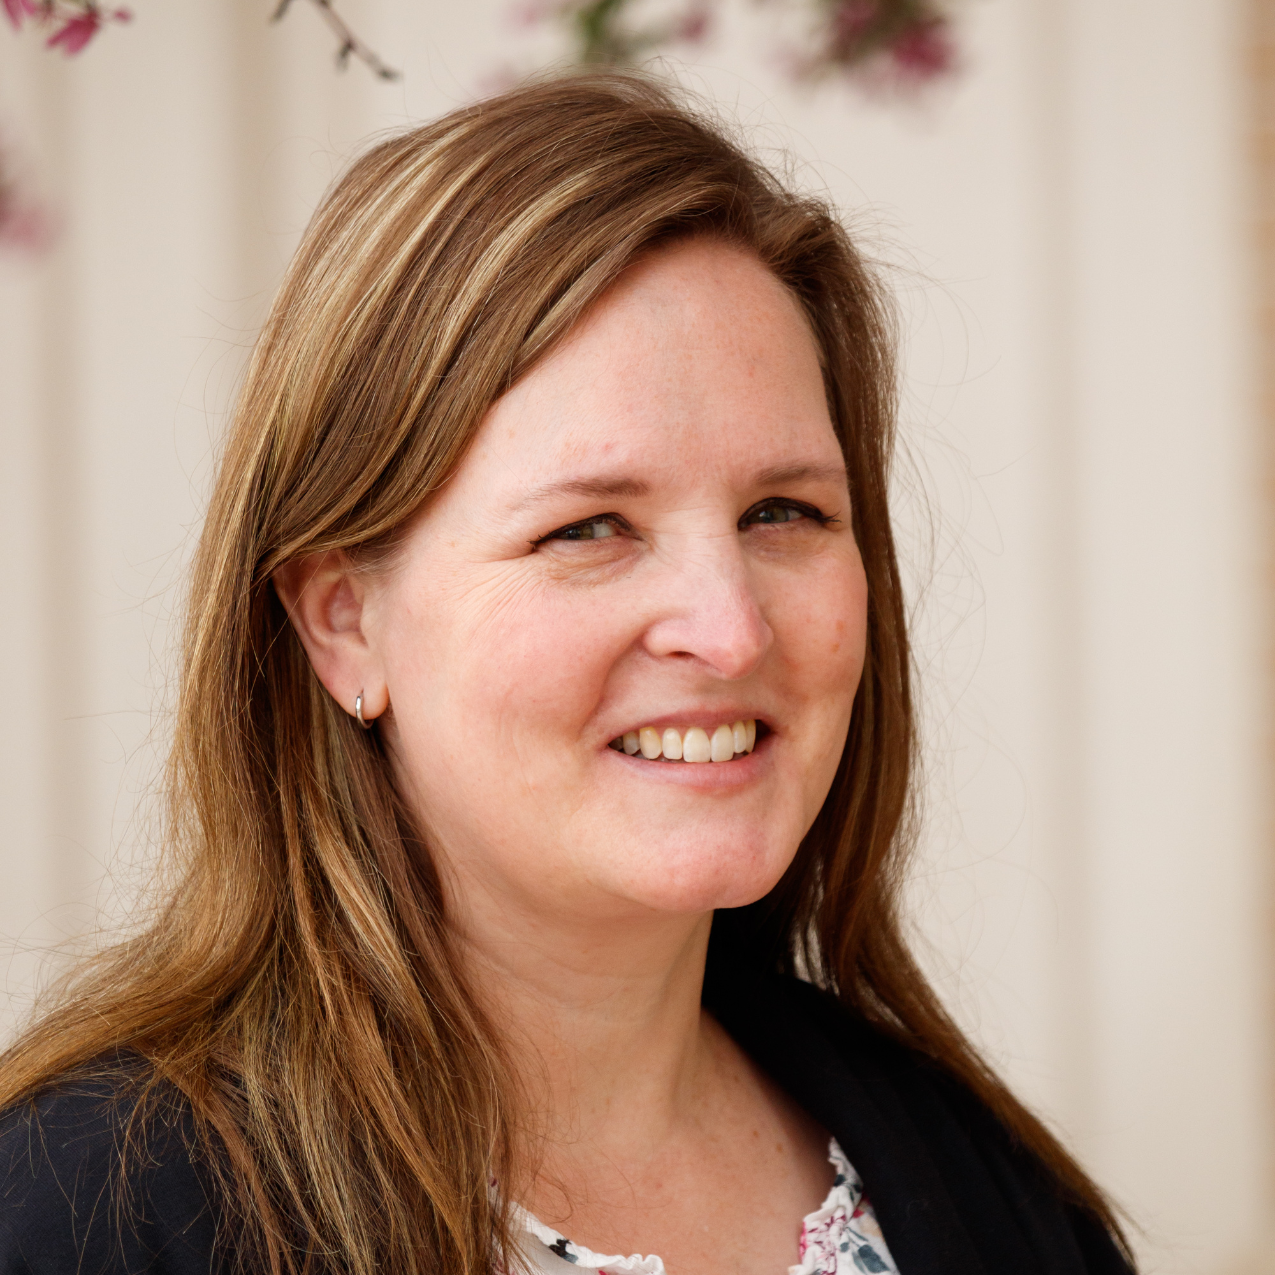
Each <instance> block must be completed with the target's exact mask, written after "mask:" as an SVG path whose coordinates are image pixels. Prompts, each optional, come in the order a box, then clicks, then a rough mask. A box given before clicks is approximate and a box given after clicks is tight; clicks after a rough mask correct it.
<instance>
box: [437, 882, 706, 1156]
mask: <svg viewBox="0 0 1275 1275" xmlns="http://www.w3.org/2000/svg"><path fill="white" fill-rule="evenodd" d="M458 901H459V900H458ZM463 903H464V905H465V906H464V909H463V911H461V912H460V914H459V915H460V917H462V918H463V922H462V924H460V925H459V926H458V933H459V938H460V941H461V944H462V950H463V953H464V959H465V964H466V969H467V973H468V976H469V978H470V980H471V985H472V989H473V991H474V993H475V995H476V996H477V998H478V1000H479V1002H480V1003H481V1004H482V1005H483V1007H484V1008H485V1009H486V1011H487V1012H488V1014H489V1016H490V1017H491V1019H492V1021H493V1023H494V1025H495V1026H496V1028H497V1030H498V1031H499V1032H500V1034H501V1036H502V1037H503V1043H504V1044H505V1046H506V1049H507V1051H508V1055H509V1058H510V1060H511V1063H512V1065H513V1067H514V1069H515V1080H516V1082H517V1084H518V1089H519V1093H520V1096H521V1102H520V1104H519V1105H520V1107H521V1112H520V1120H519V1135H520V1137H519V1141H520V1142H521V1143H522V1148H521V1152H520V1158H521V1157H529V1159H530V1163H532V1164H535V1163H541V1164H543V1163H544V1162H546V1161H549V1162H552V1161H554V1160H556V1159H557V1151H558V1149H560V1148H567V1147H570V1148H571V1155H572V1157H573V1158H575V1159H579V1158H581V1157H582V1156H583V1157H584V1158H587V1159H592V1158H594V1157H595V1156H600V1157H606V1156H608V1155H609V1154H610V1150H609V1149H612V1148H625V1149H626V1150H627V1151H628V1152H630V1153H632V1152H634V1151H639V1152H640V1150H641V1149H642V1148H648V1149H650V1150H652V1151H653V1150H655V1149H656V1148H657V1147H658V1146H659V1145H661V1144H662V1143H663V1142H664V1141H665V1140H666V1139H668V1138H669V1137H671V1136H672V1135H673V1134H674V1133H675V1132H676V1131H677V1129H678V1128H679V1127H681V1126H682V1125H684V1124H685V1122H686V1121H687V1120H688V1119H690V1118H692V1117H693V1112H694V1109H695V1106H696V1102H697V1097H698V1095H699V1094H700V1092H701V1090H702V1087H703V1085H704V1084H705V1083H706V1081H707V1080H708V1077H709V1075H710V1073H711V1071H712V1069H713V1067H714V1065H715V1061H716V1054H717V1049H716V1048H715V1042H716V1040H717V1037H718V1035H719V1034H720V1033H719V1032H718V1031H717V1029H715V1025H713V1024H712V1023H711V1021H709V1022H706V1021H705V1016H704V1015H703V1013H702V1011H701V1009H700V991H701V988H702V985H703V979H704V963H705V958H706V956H707V952H708V935H709V929H710V927H711V923H712V914H711V913H705V914H700V915H672V916H670V915H666V914H656V913H647V914H645V915H631V916H626V917H616V916H614V915H612V916H609V917H606V918H604V919H602V920H595V919H593V918H590V917H589V916H583V917H582V916H580V915H578V914H577V915H566V914H564V913H559V914H557V915H552V916H546V915H545V913H544V911H543V910H542V909H541V910H535V911H534V912H533V910H532V909H522V908H519V907H518V906H516V905H514V906H511V905H510V902H509V900H507V899H505V900H500V901H499V906H483V904H484V903H487V904H495V903H496V901H494V900H486V899H475V898H473V897H472V896H471V897H470V898H467V899H465V900H463Z"/></svg>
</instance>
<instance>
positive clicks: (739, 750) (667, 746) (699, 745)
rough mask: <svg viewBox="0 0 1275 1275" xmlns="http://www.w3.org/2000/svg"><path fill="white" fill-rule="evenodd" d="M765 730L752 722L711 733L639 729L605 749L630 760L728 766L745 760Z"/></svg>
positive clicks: (694, 728)
mask: <svg viewBox="0 0 1275 1275" xmlns="http://www.w3.org/2000/svg"><path fill="white" fill-rule="evenodd" d="M767 734H769V729H768V728H767V726H766V724H765V723H764V722H759V721H757V720H756V719H754V718H749V719H748V720H747V721H737V722H723V723H721V725H719V726H715V727H713V728H712V729H711V730H710V729H707V728H705V727H703V726H684V727H679V726H665V727H663V728H660V727H657V726H642V727H639V729H637V730H630V731H625V733H624V734H623V735H617V736H616V738H615V739H613V740H612V741H611V743H610V744H609V745H608V747H610V748H614V749H615V750H616V752H620V753H627V754H628V755H629V756H630V757H634V756H637V755H639V754H640V755H641V756H642V757H644V758H645V759H646V760H647V761H667V762H679V763H685V762H691V763H695V762H728V761H736V760H738V759H739V758H741V757H746V756H747V755H748V754H749V753H751V752H752V751H753V749H754V748H755V747H756V745H757V741H758V739H759V738H765V736H766V735H767Z"/></svg>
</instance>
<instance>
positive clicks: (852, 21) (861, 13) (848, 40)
mask: <svg viewBox="0 0 1275 1275" xmlns="http://www.w3.org/2000/svg"><path fill="white" fill-rule="evenodd" d="M878 16H879V14H878V10H877V3H876V0H843V3H842V4H840V5H838V6H837V11H836V13H835V14H834V15H833V18H832V26H833V31H834V37H833V38H834V39H835V40H836V41H837V43H838V44H853V43H854V42H855V41H856V40H857V39H858V38H859V37H860V36H861V35H862V34H863V33H864V32H865V31H866V30H867V29H868V28H869V27H870V26H871V25H872V23H873V22H875V21H876V19H877V17H878Z"/></svg>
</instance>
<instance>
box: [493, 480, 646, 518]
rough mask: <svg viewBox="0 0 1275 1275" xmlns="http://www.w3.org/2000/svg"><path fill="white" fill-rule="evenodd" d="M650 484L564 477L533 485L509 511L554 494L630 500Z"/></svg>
mask: <svg viewBox="0 0 1275 1275" xmlns="http://www.w3.org/2000/svg"><path fill="white" fill-rule="evenodd" d="M650 490H651V488H650V484H649V483H644V482H640V481H639V480H638V479H636V478H566V479H563V480H562V481H561V482H556V483H545V484H544V486H542V487H533V488H532V489H531V491H529V492H528V493H527V494H526V495H525V496H523V498H522V499H521V500H519V501H518V502H517V503H516V504H515V505H514V506H513V509H512V511H511V512H513V513H519V512H521V511H522V510H523V509H527V508H528V507H530V506H531V505H539V504H542V503H543V502H544V501H546V500H552V499H553V498H554V497H555V496H587V497H589V498H590V499H593V500H606V499H607V498H608V497H609V496H623V497H627V498H628V499H630V500H632V499H635V498H636V497H638V496H645V495H647V494H648V493H649V492H650Z"/></svg>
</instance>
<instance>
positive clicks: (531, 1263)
mask: <svg viewBox="0 0 1275 1275" xmlns="http://www.w3.org/2000/svg"><path fill="white" fill-rule="evenodd" d="M828 1160H829V1162H830V1163H831V1164H832V1167H833V1168H834V1169H835V1170H836V1177H835V1178H834V1180H833V1183H832V1190H831V1191H829V1192H828V1198H827V1199H826V1200H824V1202H823V1207H822V1208H820V1209H817V1210H816V1211H815V1212H814V1213H808V1214H807V1215H806V1217H805V1219H804V1220H803V1221H802V1224H801V1241H800V1244H799V1247H798V1252H799V1253H800V1255H801V1261H800V1262H799V1263H798V1264H797V1265H796V1266H790V1267H789V1268H788V1275H861V1272H869V1273H870V1275H879V1273H880V1272H883V1271H884V1272H888V1273H889V1275H898V1267H897V1266H895V1264H894V1259H893V1258H892V1257H891V1256H890V1250H889V1249H888V1248H887V1247H886V1243H885V1237H884V1236H883V1235H882V1234H881V1228H880V1226H878V1225H877V1219H876V1215H875V1214H874V1213H873V1211H872V1205H871V1204H869V1203H868V1201H867V1200H866V1199H865V1198H864V1194H863V1183H862V1181H861V1180H860V1178H859V1175H858V1174H857V1173H856V1172H855V1171H854V1166H853V1165H851V1163H850V1161H849V1160H847V1159H846V1156H845V1152H844V1151H842V1150H841V1147H840V1146H838V1144H837V1140H836V1138H833V1139H832V1140H831V1142H829V1144H828ZM514 1221H515V1224H518V1223H521V1225H522V1229H523V1235H524V1243H523V1254H524V1256H525V1258H526V1269H527V1272H528V1275H566V1273H567V1272H569V1271H576V1272H580V1271H595V1272H597V1273H598V1275H665V1270H664V1263H663V1261H662V1260H661V1259H660V1258H658V1257H655V1256H654V1255H652V1256H650V1257H642V1256H641V1255H640V1254H637V1253H634V1254H633V1255H632V1256H631V1257H621V1256H618V1255H612V1256H607V1255H606V1254H603V1253H594V1252H592V1251H591V1250H590V1249H587V1248H585V1247H584V1246H583V1245H582V1244H573V1243H572V1242H571V1241H570V1240H569V1239H567V1238H566V1236H564V1235H559V1234H558V1232H557V1231H555V1230H554V1229H553V1228H552V1227H548V1226H546V1225H545V1224H544V1223H543V1222H541V1221H540V1219H539V1218H537V1217H534V1216H533V1215H532V1214H530V1213H528V1212H527V1210H526V1209H522V1208H515V1211H514Z"/></svg>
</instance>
